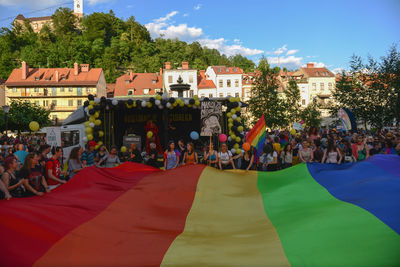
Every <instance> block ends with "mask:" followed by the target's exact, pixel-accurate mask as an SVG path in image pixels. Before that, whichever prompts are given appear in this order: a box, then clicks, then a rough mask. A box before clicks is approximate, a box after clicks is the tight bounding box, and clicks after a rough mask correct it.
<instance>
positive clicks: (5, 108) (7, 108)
mask: <svg viewBox="0 0 400 267" xmlns="http://www.w3.org/2000/svg"><path fill="white" fill-rule="evenodd" d="M3 111H4V114H5V115H6V118H5V121H6V136H7V131H8V112H9V111H10V106H3Z"/></svg>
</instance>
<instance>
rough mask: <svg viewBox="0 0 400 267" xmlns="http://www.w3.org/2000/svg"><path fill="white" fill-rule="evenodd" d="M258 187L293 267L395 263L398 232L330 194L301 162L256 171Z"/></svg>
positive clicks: (398, 249) (398, 253)
mask: <svg viewBox="0 0 400 267" xmlns="http://www.w3.org/2000/svg"><path fill="white" fill-rule="evenodd" d="M257 186H258V188H259V190H260V192H261V194H262V198H263V202H264V209H265V212H266V214H267V216H268V218H269V219H270V221H271V222H272V224H273V225H274V226H275V228H276V230H277V231H278V234H279V237H280V239H281V242H282V246H283V249H284V251H285V254H286V256H287V258H288V260H289V262H290V263H291V264H292V266H394V265H397V266H399V264H400V236H399V235H398V234H397V233H396V232H394V231H393V230H392V229H391V228H389V227H388V226H387V225H385V224H384V223H383V222H381V221H380V220H379V219H378V218H376V217H375V216H374V215H372V214H371V213H369V212H368V211H366V210H364V209H362V208H359V207H357V206H355V205H353V204H349V203H346V202H342V201H340V200H338V199H336V198H334V197H333V196H332V195H331V194H330V193H329V192H328V191H327V190H326V189H325V188H324V187H322V186H321V185H319V184H318V183H317V182H316V181H315V180H314V179H313V178H312V176H311V175H310V173H309V172H308V169H307V165H306V164H300V165H297V166H295V167H292V168H288V169H285V170H283V171H278V172H258V182H257Z"/></svg>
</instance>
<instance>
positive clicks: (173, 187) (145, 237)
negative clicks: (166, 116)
mask: <svg viewBox="0 0 400 267" xmlns="http://www.w3.org/2000/svg"><path fill="white" fill-rule="evenodd" d="M204 167H205V166H204V165H193V166H188V167H182V168H177V169H175V170H171V171H166V172H159V173H154V174H151V175H149V176H147V177H146V178H145V179H143V180H141V181H140V182H139V183H138V184H137V185H136V186H135V187H133V188H132V189H131V190H129V191H128V192H126V193H125V194H124V195H122V196H121V197H120V198H118V199H117V200H115V201H114V202H113V203H112V204H111V205H110V206H109V207H107V209H105V210H104V211H103V212H102V213H100V214H99V215H98V216H97V217H96V218H93V219H92V220H90V221H88V222H87V223H85V224H82V225H81V226H79V227H77V228H76V229H74V230H73V231H71V232H70V233H69V234H68V235H66V236H65V237H64V238H63V239H62V240H60V241H59V242H57V244H55V245H54V246H53V247H52V248H51V249H50V250H49V251H48V252H47V253H46V254H45V255H44V256H43V257H42V258H41V259H39V260H38V261H37V262H36V263H35V266H60V265H63V266H159V265H160V264H161V262H162V260H163V258H164V255H165V253H166V252H167V250H168V248H169V247H170V246H171V244H172V242H173V241H174V240H175V239H176V237H177V236H178V235H179V234H181V233H182V232H183V230H184V227H185V223H186V218H187V216H188V214H189V211H190V209H191V207H192V203H193V200H194V197H195V193H196V188H197V183H198V180H199V178H200V175H201V173H202V172H203V169H204Z"/></svg>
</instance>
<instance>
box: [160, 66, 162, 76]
mask: <svg viewBox="0 0 400 267" xmlns="http://www.w3.org/2000/svg"><path fill="white" fill-rule="evenodd" d="M160 76H162V68H160Z"/></svg>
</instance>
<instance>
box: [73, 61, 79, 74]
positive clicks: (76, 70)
mask: <svg viewBox="0 0 400 267" xmlns="http://www.w3.org/2000/svg"><path fill="white" fill-rule="evenodd" d="M78 74H79V65H78V63H76V62H75V63H74V75H75V76H77V75H78Z"/></svg>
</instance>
